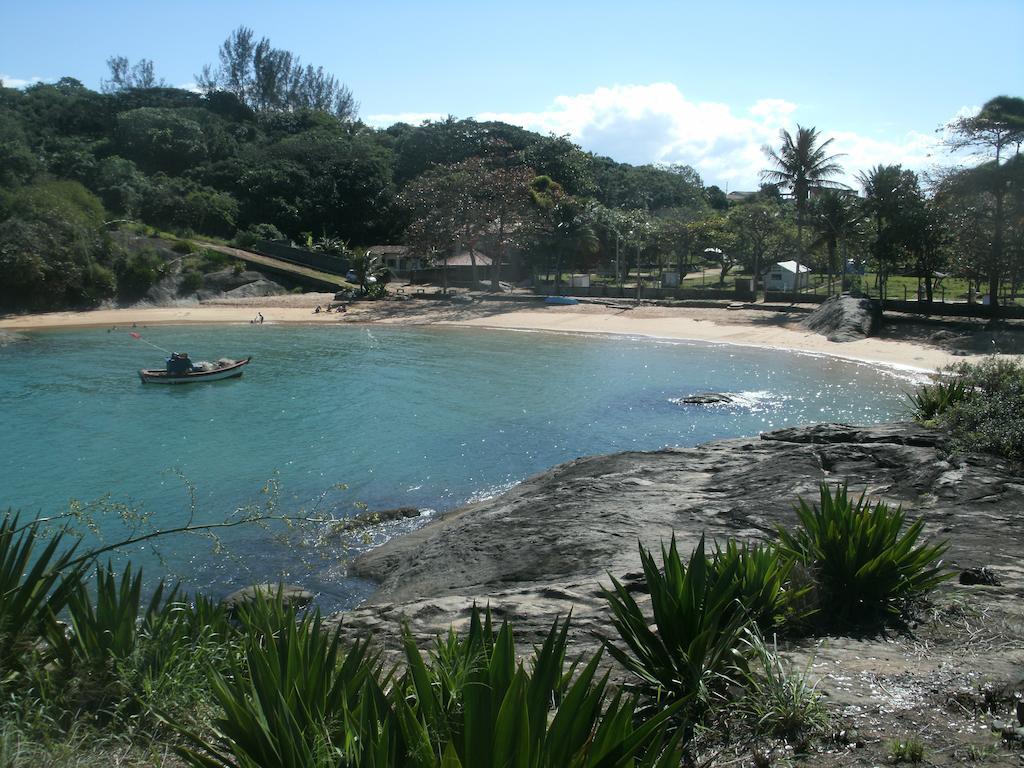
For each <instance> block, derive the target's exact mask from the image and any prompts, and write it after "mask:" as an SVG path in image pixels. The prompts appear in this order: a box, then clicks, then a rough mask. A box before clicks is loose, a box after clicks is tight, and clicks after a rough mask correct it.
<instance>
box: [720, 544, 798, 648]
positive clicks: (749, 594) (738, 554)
mask: <svg viewBox="0 0 1024 768" xmlns="http://www.w3.org/2000/svg"><path fill="white" fill-rule="evenodd" d="M793 565H794V561H793V559H792V558H791V557H786V556H784V555H783V554H782V553H780V551H779V549H778V547H777V546H776V545H775V544H746V543H744V544H740V543H738V542H736V541H735V540H734V539H729V540H728V541H727V542H726V543H725V546H724V547H723V546H720V545H718V544H716V545H715V553H714V555H713V556H712V558H711V562H710V569H711V574H712V577H713V578H714V579H721V578H722V577H723V576H724V575H727V574H730V573H731V574H734V577H733V578H734V579H735V581H736V600H737V603H738V605H739V607H741V608H742V610H743V611H744V612H745V613H746V615H747V618H748V619H750V621H751V622H753V623H754V624H756V625H757V627H758V629H759V630H760V631H762V632H771V631H772V630H773V629H776V628H778V627H781V626H782V625H783V624H784V623H786V622H787V621H791V622H796V621H799V620H801V619H803V618H804V617H805V615H806V613H805V612H803V611H798V609H797V605H798V604H799V601H800V599H801V598H802V597H803V596H804V594H806V592H807V591H808V589H809V588H808V587H806V586H795V585H794V584H792V582H791V580H790V576H791V574H792V572H793Z"/></svg>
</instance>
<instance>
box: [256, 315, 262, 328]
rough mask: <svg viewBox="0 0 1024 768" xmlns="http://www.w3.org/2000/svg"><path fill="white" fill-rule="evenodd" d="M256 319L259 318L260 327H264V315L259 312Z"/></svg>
mask: <svg viewBox="0 0 1024 768" xmlns="http://www.w3.org/2000/svg"><path fill="white" fill-rule="evenodd" d="M256 317H258V318H259V322H260V325H263V313H262V312H257V313H256Z"/></svg>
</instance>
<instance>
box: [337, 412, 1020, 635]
mask: <svg viewBox="0 0 1024 768" xmlns="http://www.w3.org/2000/svg"><path fill="white" fill-rule="evenodd" d="M944 440H945V437H944V435H943V434H942V433H941V432H938V431H935V430H930V429H926V428H923V427H920V426H918V425H914V424H885V425H880V426H873V427H854V426H847V425H842V424H824V425H814V426H807V427H797V428H792V429H785V430H779V431H777V432H770V433H766V434H764V435H762V436H760V437H754V438H740V439H733V440H724V441H720V442H715V443H710V444H707V445H703V446H700V447H697V448H680V449H666V450H662V451H655V452H646V453H640V452H635V453H634V452H629V453H618V454H613V455H609V456H593V457H587V458H581V459H577V460H575V461H571V462H569V463H567V464H563V465H561V466H558V467H555V468H554V469H552V470H550V471H548V472H545V473H544V474H542V475H538V476H536V477H533V478H530V479H528V480H526V481H524V482H523V483H520V484H519V485H518V486H516V487H514V488H512V489H511V490H510V491H508V492H507V493H505V494H504V495H502V496H500V497H497V498H494V499H490V500H488V501H484V502H480V503H477V504H473V505H470V506H467V507H463V508H461V509H458V510H455V511H453V512H451V513H449V514H447V515H445V516H444V517H443V518H441V519H440V520H438V521H437V522H435V523H432V524H430V525H427V526H425V527H424V528H421V529H419V530H417V531H415V532H413V533H410V534H408V535H405V536H401V537H398V538H395V539H392V540H391V541H389V542H388V543H387V544H385V545H383V546H381V547H379V548H377V549H374V550H371V551H370V552H368V553H366V554H364V555H363V556H361V557H360V558H359V559H357V560H356V562H355V563H354V564H353V571H354V572H355V573H356V574H357V575H360V576H364V577H368V578H371V579H374V580H376V581H377V582H379V584H380V589H379V590H378V592H377V593H376V596H375V597H374V598H373V599H372V600H371V601H370V603H368V604H367V605H364V606H362V607H360V608H358V609H356V610H354V611H351V612H349V613H347V614H346V616H345V625H346V627H348V628H349V629H350V630H351V631H352V632H355V633H357V634H359V633H363V632H365V631H368V630H373V631H378V632H381V633H382V635H383V636H387V637H397V636H398V629H399V627H400V625H401V623H402V622H403V621H408V622H409V623H410V626H411V628H412V629H413V631H414V632H415V633H416V634H419V635H421V636H432V635H433V634H435V633H437V632H441V631H446V630H447V628H448V626H449V625H450V624H452V623H453V622H454V624H455V625H456V626H458V625H459V623H460V622H461V621H462V620H463V619H464V618H465V616H466V615H467V612H468V611H469V609H470V608H471V607H472V604H473V603H474V602H477V603H489V604H490V605H491V607H492V609H494V610H495V612H496V613H497V614H498V615H514V616H515V618H516V628H517V630H520V631H522V632H523V633H524V634H525V635H529V636H536V637H539V636H541V635H542V634H543V633H544V632H545V631H546V630H547V628H548V627H549V626H550V623H551V621H552V620H553V619H554V618H555V617H556V616H565V615H566V614H568V612H569V611H570V610H572V611H573V619H574V625H575V626H576V628H577V632H578V634H579V636H580V638H582V639H583V640H584V641H585V639H586V638H587V637H588V636H591V633H599V632H600V631H601V630H602V629H603V627H604V625H605V623H606V621H607V619H606V614H605V611H604V603H603V601H602V599H601V597H600V585H602V584H605V585H607V584H608V583H609V580H608V574H609V573H611V574H614V575H616V577H618V578H620V579H623V578H625V579H626V580H627V581H628V580H629V579H631V578H634V577H636V575H637V573H638V572H639V570H640V560H639V557H638V554H637V543H638V542H640V543H642V544H643V545H644V546H646V547H649V548H651V547H653V548H657V547H658V546H659V545H660V543H661V542H663V541H667V540H668V538H669V537H670V536H671V535H672V534H673V533H674V534H675V535H676V536H677V538H678V539H679V542H680V548H681V549H682V550H684V551H686V550H688V549H690V548H691V547H692V546H693V545H694V544H696V542H697V541H698V539H699V538H700V536H701V535H702V534H706V535H707V536H708V537H709V538H715V539H725V538H727V537H737V538H740V539H746V540H753V539H765V538H769V537H772V536H774V535H775V531H776V529H777V527H778V526H779V525H786V526H788V525H792V524H794V523H795V521H796V515H795V513H794V511H793V504H794V502H795V501H796V499H797V497H798V496H803V497H804V498H806V499H816V498H817V494H818V486H819V484H820V483H821V481H823V480H824V481H827V482H835V483H844V482H845V483H848V484H849V487H850V490H851V492H855V493H858V494H859V493H861V492H866V493H868V494H869V495H870V496H872V497H878V498H883V499H886V500H888V501H890V502H892V503H894V504H902V505H903V507H904V509H905V510H907V512H908V513H909V516H911V517H917V516H920V517H923V518H924V520H925V531H926V532H927V533H928V534H929V535H933V536H938V537H942V538H949V539H950V540H951V541H952V542H953V546H952V548H951V549H950V551H949V553H948V557H947V559H948V560H949V561H950V564H951V566H953V567H959V568H960V569H963V568H968V567H981V566H989V567H990V568H992V569H993V570H994V571H995V572H997V573H999V574H1000V575H1001V576H1005V575H1006V573H1007V571H1008V570H1013V571H1014V572H1020V571H1021V566H1020V561H1021V554H1022V553H1024V525H1022V523H1024V483H1022V482H1021V481H1020V475H1019V471H1018V470H1015V469H1014V468H1013V467H1010V466H1009V465H1007V464H1005V463H1003V462H1001V461H999V460H997V459H994V458H992V457H971V456H968V457H962V458H947V457H945V456H944V455H943V453H942V450H941V448H942V446H943V444H944ZM994 541H998V542H999V546H998V547H995V546H993V542H994Z"/></svg>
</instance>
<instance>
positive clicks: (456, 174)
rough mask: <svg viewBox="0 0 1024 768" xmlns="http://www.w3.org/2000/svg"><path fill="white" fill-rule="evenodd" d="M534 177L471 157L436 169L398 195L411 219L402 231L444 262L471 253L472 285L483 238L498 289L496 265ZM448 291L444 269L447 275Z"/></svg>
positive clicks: (519, 217) (516, 224)
mask: <svg viewBox="0 0 1024 768" xmlns="http://www.w3.org/2000/svg"><path fill="white" fill-rule="evenodd" d="M532 176H533V174H532V172H530V171H529V170H527V169H523V168H502V167H495V166H494V165H492V164H490V163H488V162H487V161H485V160H483V159H482V158H478V157H472V158H469V159H467V160H463V161H462V162H459V163H455V164H452V165H444V166H435V167H433V168H431V169H429V170H427V171H426V172H424V173H422V174H421V175H420V176H418V177H417V178H416V179H414V180H413V181H412V182H411V183H410V184H408V185H407V186H406V188H405V189H404V190H403V191H402V194H401V196H400V200H401V203H402V205H403V207H404V208H405V210H406V211H407V212H408V214H409V216H410V220H411V223H410V225H409V227H408V228H407V230H406V237H407V239H408V240H409V242H410V244H413V245H415V246H418V248H419V249H420V250H422V251H424V252H426V253H430V254H433V256H434V258H435V259H436V258H440V259H441V260H442V262H443V263H444V265H445V266H446V267H447V260H448V257H449V256H450V255H452V253H453V252H454V251H455V250H456V249H459V248H465V249H467V250H468V252H469V258H470V264H471V267H472V272H473V278H472V279H473V284H474V285H476V284H477V282H478V279H479V276H478V274H477V260H476V255H477V250H478V247H479V246H480V244H481V241H482V240H484V239H490V241H491V243H492V244H493V245H494V248H495V250H494V253H493V260H492V273H491V280H492V286H496V284H497V280H498V278H500V266H499V267H498V268H497V269H495V268H494V267H493V264H494V261H500V259H501V256H502V254H503V253H504V251H505V249H506V248H507V247H508V245H509V244H510V242H511V241H512V239H513V238H515V237H516V236H518V234H519V233H520V231H521V225H520V222H521V221H522V219H523V218H524V217H525V215H526V210H527V205H528V202H529V196H528V195H529V192H528V187H527V182H528V181H529V179H530V178H532ZM445 287H447V270H445Z"/></svg>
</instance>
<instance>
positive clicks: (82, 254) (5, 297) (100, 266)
mask: <svg viewBox="0 0 1024 768" xmlns="http://www.w3.org/2000/svg"><path fill="white" fill-rule="evenodd" d="M103 221H104V211H103V207H102V206H101V205H100V202H99V200H97V199H96V197H95V196H93V195H92V194H91V193H90V192H89V191H88V190H86V189H85V187H83V186H82V185H81V184H79V183H78V182H74V181H41V182H37V183H35V184H32V185H29V186H25V187H21V188H19V189H18V190H17V192H15V193H12V192H7V191H5V190H0V311H4V310H14V309H33V310H41V309H51V308H62V307H65V306H69V305H70V306H90V307H91V306H96V305H97V304H99V303H100V301H102V300H103V299H105V298H109V297H110V296H112V295H113V294H114V275H113V272H112V271H111V270H110V269H109V264H110V242H109V238H108V237H107V236H106V233H105V231H104V229H103Z"/></svg>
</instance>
